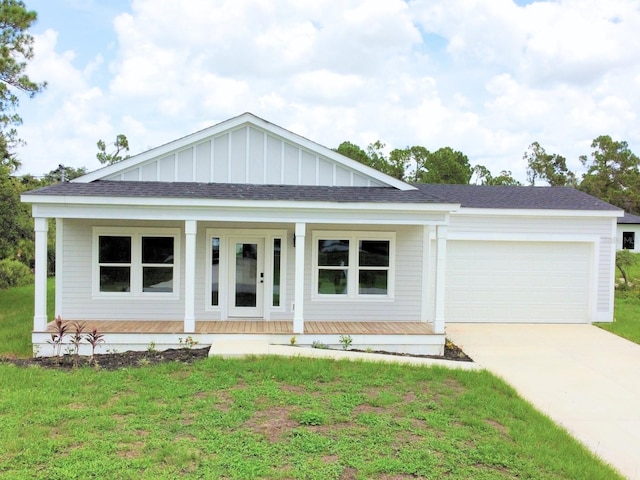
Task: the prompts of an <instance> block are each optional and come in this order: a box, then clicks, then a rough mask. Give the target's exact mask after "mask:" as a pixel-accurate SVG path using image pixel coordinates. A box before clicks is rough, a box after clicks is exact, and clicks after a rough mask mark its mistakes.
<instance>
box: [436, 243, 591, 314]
mask: <svg viewBox="0 0 640 480" xmlns="http://www.w3.org/2000/svg"><path fill="white" fill-rule="evenodd" d="M589 275H590V246H589V244H587V243H577V242H576V243H565V242H473V241H455V240H450V241H449V242H448V244H447V291H446V311H445V315H446V319H447V322H567V323H576V322H587V321H588V309H589Z"/></svg>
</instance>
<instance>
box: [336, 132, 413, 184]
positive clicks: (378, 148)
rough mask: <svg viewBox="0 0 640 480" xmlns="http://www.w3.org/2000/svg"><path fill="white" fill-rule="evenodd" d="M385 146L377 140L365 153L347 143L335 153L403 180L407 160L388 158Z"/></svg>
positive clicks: (395, 157) (394, 157) (398, 157)
mask: <svg viewBox="0 0 640 480" xmlns="http://www.w3.org/2000/svg"><path fill="white" fill-rule="evenodd" d="M385 146H386V145H385V144H384V143H382V142H381V141H380V140H376V141H375V142H373V143H370V144H369V145H368V146H367V151H366V152H365V151H364V150H362V148H360V147H359V146H357V145H355V144H354V143H351V142H348V141H345V142H342V143H341V144H340V145H339V146H338V148H336V149H335V151H336V152H338V153H340V154H341V155H344V156H345V157H349V158H351V159H352V160H356V161H358V162H360V163H363V164H365V165H367V166H369V167H371V168H375V169H376V170H378V171H380V172H382V173H386V174H387V175H390V176H392V177H394V178H397V179H399V180H403V179H404V176H405V171H406V164H405V159H404V158H403V157H400V156H393V157H392V156H389V157H387V155H386V154H385V153H384V149H385ZM392 153H393V152H392Z"/></svg>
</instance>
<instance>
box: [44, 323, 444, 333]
mask: <svg viewBox="0 0 640 480" xmlns="http://www.w3.org/2000/svg"><path fill="white" fill-rule="evenodd" d="M77 322H79V323H84V324H85V327H84V331H85V332H90V331H91V330H93V329H94V328H96V329H97V330H98V332H99V333H170V334H184V329H183V327H184V323H183V322H182V321H170V320H166V321H164V320H163V321H148V320H146V321H145V320H86V321H82V320H78V321H77ZM54 328H55V324H54V322H50V323H49V324H48V325H47V332H53V331H54ZM73 330H74V328H73V325H70V326H69V329H68V331H70V332H72V331H73ZM212 333H213V334H216V333H220V334H222V333H225V334H229V333H231V334H255V333H264V334H274V335H275V334H289V335H293V322H292V321H289V320H272V321H266V320H224V321H221V320H214V321H197V322H196V331H195V334H196V335H197V334H212ZM304 333H305V334H309V335H327V334H330V335H433V328H432V325H431V324H430V323H426V322H394V321H389V322H330V321H322V322H311V321H306V322H305V323H304ZM185 335H188V334H185Z"/></svg>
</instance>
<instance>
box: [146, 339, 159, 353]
mask: <svg viewBox="0 0 640 480" xmlns="http://www.w3.org/2000/svg"><path fill="white" fill-rule="evenodd" d="M147 352H149V353H155V352H157V350H156V342H154V341H151V342H149V346H148V347H147Z"/></svg>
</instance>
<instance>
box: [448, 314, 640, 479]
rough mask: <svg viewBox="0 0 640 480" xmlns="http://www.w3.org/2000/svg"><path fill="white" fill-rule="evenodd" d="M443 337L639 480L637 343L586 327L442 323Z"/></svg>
mask: <svg viewBox="0 0 640 480" xmlns="http://www.w3.org/2000/svg"><path fill="white" fill-rule="evenodd" d="M447 337H448V338H450V339H451V340H452V341H453V342H454V343H455V344H456V345H458V346H459V347H461V348H462V349H463V350H464V351H465V353H467V354H468V355H469V356H470V357H471V358H473V359H474V360H475V361H476V362H477V363H478V364H480V365H481V366H482V367H484V368H486V369H487V370H489V371H491V372H493V373H495V374H497V375H499V376H500V377H502V378H503V379H505V380H506V381H507V382H508V383H510V384H511V385H512V386H513V387H514V388H516V390H517V391H518V392H519V393H520V394H521V395H522V396H523V397H524V398H526V399H527V400H529V401H530V402H531V403H533V404H534V405H535V406H536V407H537V408H538V409H539V410H541V411H542V412H544V413H545V414H547V415H548V416H549V417H551V418H552V419H553V420H554V421H555V422H556V423H558V424H560V425H562V426H563V427H564V428H566V429H567V430H568V431H569V432H570V433H571V434H572V435H573V436H574V437H575V438H577V439H578V440H580V441H581V442H582V443H584V444H585V445H586V446H587V447H588V448H589V449H591V451H593V452H594V453H596V454H597V455H598V456H600V457H601V458H602V459H604V460H605V461H606V462H608V463H610V464H611V465H613V466H614V467H615V468H616V469H618V470H619V471H620V472H621V473H622V474H623V475H625V476H626V477H628V478H629V479H633V480H640V345H637V344H635V343H633V342H629V341H627V340H624V339H622V338H620V337H617V336H615V335H613V334H611V333H609V332H606V331H604V330H602V329H600V328H598V327H594V326H591V325H513V324H508V325H504V324H502V325H498V324H449V325H447Z"/></svg>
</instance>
